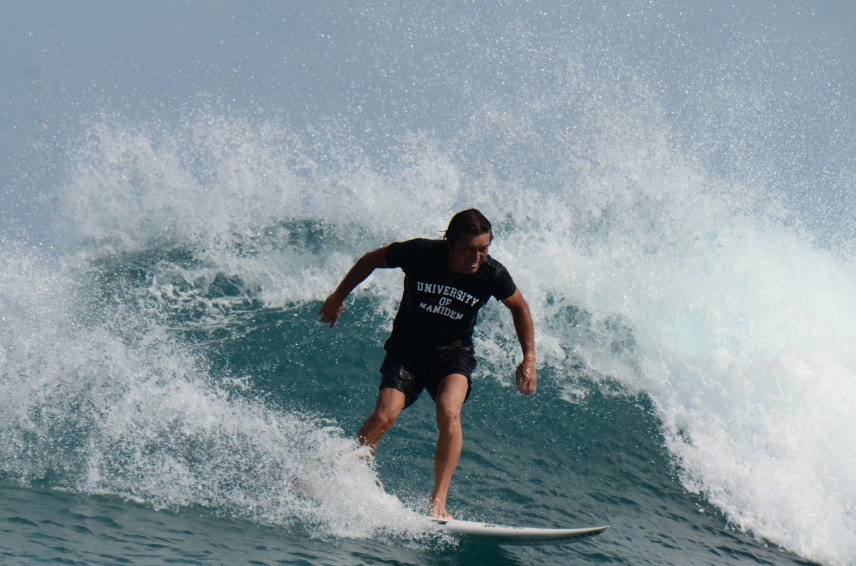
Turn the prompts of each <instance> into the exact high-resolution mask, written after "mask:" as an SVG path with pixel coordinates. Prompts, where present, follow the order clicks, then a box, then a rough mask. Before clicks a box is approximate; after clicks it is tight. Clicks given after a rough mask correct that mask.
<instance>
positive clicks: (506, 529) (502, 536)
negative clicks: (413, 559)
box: [434, 519, 609, 545]
mask: <svg viewBox="0 0 856 566" xmlns="http://www.w3.org/2000/svg"><path fill="white" fill-rule="evenodd" d="M434 522H435V523H437V524H438V525H439V528H440V529H442V530H444V531H446V532H447V533H451V534H455V535H465V536H471V537H479V538H483V539H490V540H492V541H494V542H501V543H502V544H523V545H542V544H565V543H569V542H574V541H575V540H579V539H581V538H585V537H591V536H594V535H599V534H600V533H602V532H603V531H605V530H606V529H608V528H609V525H603V526H600V527H585V528H581V529H542V528H537V527H511V526H507V525H495V524H493V523H479V522H477V521H460V520H457V519H450V520H448V521H441V520H438V519H434Z"/></svg>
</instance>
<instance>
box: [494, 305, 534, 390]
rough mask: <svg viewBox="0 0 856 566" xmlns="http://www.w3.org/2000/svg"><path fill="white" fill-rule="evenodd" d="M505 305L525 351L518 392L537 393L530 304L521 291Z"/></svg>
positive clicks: (519, 373)
mask: <svg viewBox="0 0 856 566" xmlns="http://www.w3.org/2000/svg"><path fill="white" fill-rule="evenodd" d="M502 304H504V305H505V306H506V307H508V309H509V310H510V311H511V318H512V319H514V330H516V331H517V339H518V340H519V341H520V347H521V348H522V349H523V361H522V362H520V365H518V366H517V372H516V375H515V377H516V379H517V390H518V391H520V393H522V394H523V395H531V394H532V393H535V388H536V385H537V379H538V378H537V375H536V371H535V324H534V323H533V322H532V314H531V313H530V312H529V304H528V303H527V302H526V299H524V298H523V294H522V293H521V292H520V289H517V290H515V291H514V293H513V294H512V295H511V296H510V297H508V298H507V299H503V301H502Z"/></svg>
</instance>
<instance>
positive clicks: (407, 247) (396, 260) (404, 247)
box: [384, 239, 421, 269]
mask: <svg viewBox="0 0 856 566" xmlns="http://www.w3.org/2000/svg"><path fill="white" fill-rule="evenodd" d="M420 243H421V240H419V239H415V240H407V241H406V242H393V243H391V244H390V245H389V246H388V247H387V248H386V255H385V256H384V257H385V259H386V264H387V265H388V266H389V267H400V268H402V269H406V268H407V267H408V265H409V260H410V258H411V257H412V256H413V252H414V251H416V250H417V249H419V248H420Z"/></svg>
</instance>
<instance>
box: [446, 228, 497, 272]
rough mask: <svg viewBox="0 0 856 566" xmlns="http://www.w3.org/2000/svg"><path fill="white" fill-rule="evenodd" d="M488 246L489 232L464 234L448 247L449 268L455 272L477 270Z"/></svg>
mask: <svg viewBox="0 0 856 566" xmlns="http://www.w3.org/2000/svg"><path fill="white" fill-rule="evenodd" d="M488 247H490V232H488V233H486V234H480V235H478V236H464V237H463V238H461V239H460V240H458V241H457V242H455V243H454V245H452V246H450V247H449V269H451V270H452V271H453V272H455V273H464V274H472V273H475V272H477V271H478V270H479V267H481V264H482V263H483V262H484V260H485V258H486V257H487V249H488Z"/></svg>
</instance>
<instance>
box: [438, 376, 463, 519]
mask: <svg viewBox="0 0 856 566" xmlns="http://www.w3.org/2000/svg"><path fill="white" fill-rule="evenodd" d="M468 390H469V381H468V380H467V378H466V376H464V375H461V374H458V373H454V374H451V375H449V376H447V377H446V378H445V379H444V380H443V381H442V382H441V383H440V385H439V386H438V387H437V394H436V396H435V398H434V400H435V401H436V403H437V430H438V435H437V447H436V448H435V450H434V491H433V492H432V493H431V499H430V501H429V503H430V505H431V510H430V514H431V515H432V516H434V517H438V518H440V519H451V518H452V516H451V515H450V514H449V513H448V512H447V511H446V495H447V493H448V492H449V484H451V482H452V474H454V473H455V468H456V467H457V466H458V460H460V458H461V448H462V446H463V440H464V438H463V431H462V429H461V407H463V406H464V401H465V400H466V398H467V391H468Z"/></svg>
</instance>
